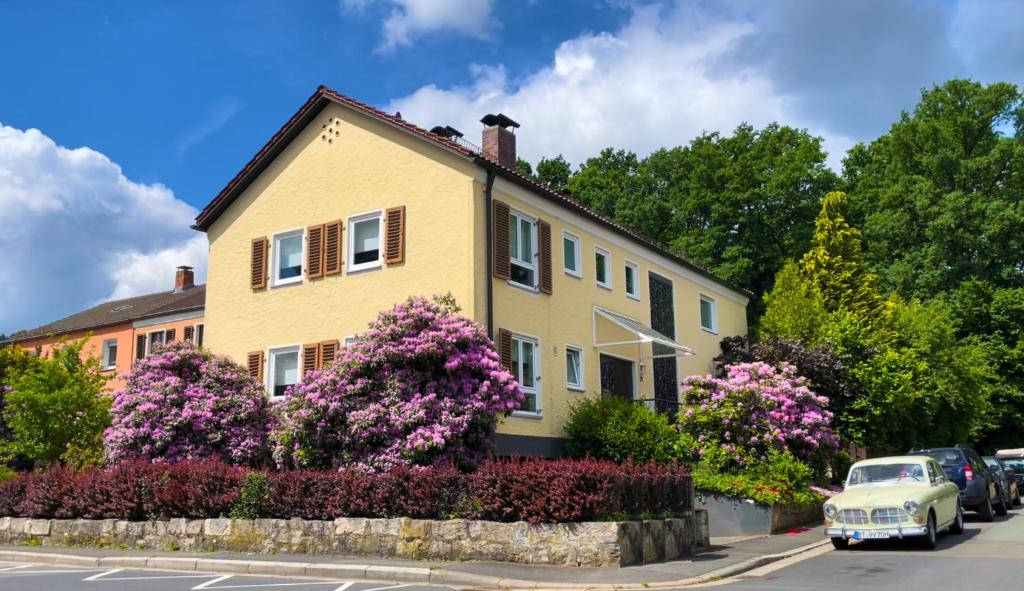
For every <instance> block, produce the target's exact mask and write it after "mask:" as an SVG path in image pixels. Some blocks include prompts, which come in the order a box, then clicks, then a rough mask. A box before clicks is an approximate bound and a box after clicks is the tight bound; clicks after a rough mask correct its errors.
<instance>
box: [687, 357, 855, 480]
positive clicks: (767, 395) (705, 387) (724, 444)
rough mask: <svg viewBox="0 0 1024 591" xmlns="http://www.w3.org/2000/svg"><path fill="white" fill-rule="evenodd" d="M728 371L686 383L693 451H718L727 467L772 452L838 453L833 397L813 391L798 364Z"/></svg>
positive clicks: (808, 456) (809, 456) (809, 457)
mask: <svg viewBox="0 0 1024 591" xmlns="http://www.w3.org/2000/svg"><path fill="white" fill-rule="evenodd" d="M726 372H727V375H726V377H725V378H724V379H721V378H715V377H712V376H690V377H688V378H686V379H685V380H684V381H683V392H682V398H683V401H684V404H685V407H686V410H684V411H683V412H681V413H679V428H680V431H681V439H682V442H683V446H684V447H688V448H689V451H691V453H693V454H694V455H696V456H707V455H709V454H714V455H716V456H717V457H718V459H719V460H720V461H719V462H718V463H721V464H723V465H724V466H723V467H727V466H728V465H739V466H743V465H748V464H751V463H757V462H765V461H767V460H768V458H769V456H770V455H772V452H790V453H792V454H793V455H794V456H795V457H797V458H799V459H802V460H804V461H815V462H816V461H818V460H820V459H821V458H823V457H827V456H829V455H831V454H832V453H834V452H835V450H836V448H837V446H838V445H839V438H838V437H837V436H836V434H835V433H834V432H833V431H832V427H831V421H832V413H831V412H830V411H829V410H828V409H827V406H828V399H827V398H825V397H824V396H818V395H817V394H815V393H814V392H812V391H811V389H810V388H808V387H807V380H806V379H804V378H803V377H801V376H798V375H797V374H796V370H795V369H794V368H793V366H791V365H788V364H782V365H781V366H780V368H779V369H776V368H774V367H772V366H771V365H768V364H766V363H761V362H755V363H739V364H736V365H730V366H728V367H727V368H726Z"/></svg>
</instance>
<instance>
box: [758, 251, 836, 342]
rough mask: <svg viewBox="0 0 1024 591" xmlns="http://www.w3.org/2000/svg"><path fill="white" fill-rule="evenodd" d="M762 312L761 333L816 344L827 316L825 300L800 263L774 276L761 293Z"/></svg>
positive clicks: (764, 335)
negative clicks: (762, 300)
mask: <svg viewBox="0 0 1024 591" xmlns="http://www.w3.org/2000/svg"><path fill="white" fill-rule="evenodd" d="M764 303H765V311H764V316H763V317H762V318H761V331H760V334H761V336H762V337H764V338H770V337H777V338H783V339H793V340H799V341H804V342H806V343H811V344H816V343H818V342H820V341H821V334H820V333H821V327H822V326H823V325H824V324H825V322H826V319H827V318H828V312H827V311H826V310H825V300H824V298H823V297H822V295H821V292H820V291H818V288H817V287H815V286H814V284H813V283H811V282H810V281H808V280H807V278H806V277H804V275H803V273H802V272H801V270H800V266H799V265H797V264H796V263H788V264H787V265H786V266H785V267H783V268H782V270H781V271H779V273H778V275H776V276H775V285H774V286H773V287H772V290H771V291H769V292H768V293H767V294H765V296H764Z"/></svg>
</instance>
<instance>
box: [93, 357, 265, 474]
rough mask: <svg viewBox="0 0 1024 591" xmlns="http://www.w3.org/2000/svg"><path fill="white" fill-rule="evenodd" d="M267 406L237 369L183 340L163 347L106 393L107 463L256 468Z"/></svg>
mask: <svg viewBox="0 0 1024 591" xmlns="http://www.w3.org/2000/svg"><path fill="white" fill-rule="evenodd" d="M269 404H270V403H269V401H268V399H267V396H266V393H265V392H264V391H263V386H261V385H260V383H259V382H257V381H256V380H254V379H252V378H251V377H249V374H248V372H247V371H246V370H245V368H243V367H242V366H240V365H238V364H236V363H234V362H233V361H231V360H230V359H228V358H227V357H224V356H221V355H214V354H212V353H210V352H209V351H206V350H203V349H199V348H197V347H195V346H194V345H192V344H191V343H182V342H175V343H170V344H168V345H166V346H164V347H162V348H160V349H158V350H157V352H156V353H155V354H153V355H150V356H149V357H146V358H145V359H139V360H138V361H136V362H135V363H134V365H133V366H132V370H131V372H129V374H128V383H127V385H126V386H125V387H124V389H123V390H120V391H118V392H116V393H115V394H114V405H113V408H112V409H111V413H112V415H113V424H112V426H111V427H110V428H109V429H107V431H106V433H105V434H104V443H105V445H106V453H107V460H108V461H109V462H110V463H118V462H122V461H125V460H131V459H148V460H157V461H163V462H169V463H174V462H178V461H181V460H187V459H193V458H207V457H217V458H221V459H223V460H224V461H226V462H228V463H231V464H246V465H251V464H259V463H263V462H265V461H267V459H268V456H269V447H268V444H267V437H268V435H269V432H270V428H271V423H272V419H271V417H272V415H271V412H270V408H269Z"/></svg>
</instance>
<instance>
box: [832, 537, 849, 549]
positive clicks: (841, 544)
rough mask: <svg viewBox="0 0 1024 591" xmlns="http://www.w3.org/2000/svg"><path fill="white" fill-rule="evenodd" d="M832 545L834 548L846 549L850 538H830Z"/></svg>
mask: <svg viewBox="0 0 1024 591" xmlns="http://www.w3.org/2000/svg"><path fill="white" fill-rule="evenodd" d="M832 547H833V548H835V549H836V550H846V549H847V548H849V547H850V540H848V539H846V538H832Z"/></svg>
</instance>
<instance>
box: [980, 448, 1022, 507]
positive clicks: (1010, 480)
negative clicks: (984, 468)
mask: <svg viewBox="0 0 1024 591" xmlns="http://www.w3.org/2000/svg"><path fill="white" fill-rule="evenodd" d="M983 459H984V460H985V463H986V464H988V469H989V470H991V471H992V472H993V473H994V474H995V475H996V481H997V482H998V483H999V492H1000V494H1002V495H1003V502H1004V503H1006V506H1008V507H1009V506H1010V505H1013V506H1014V507H1016V506H1018V505H1020V487H1019V486H1018V484H1017V474H1016V473H1014V471H1013V470H1011V469H1010V468H1009V467H1008V466H1007V465H1006V464H1005V463H1004V462H1003V460H1000V459H999V458H993V457H991V456H985V457H984V458H983Z"/></svg>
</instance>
